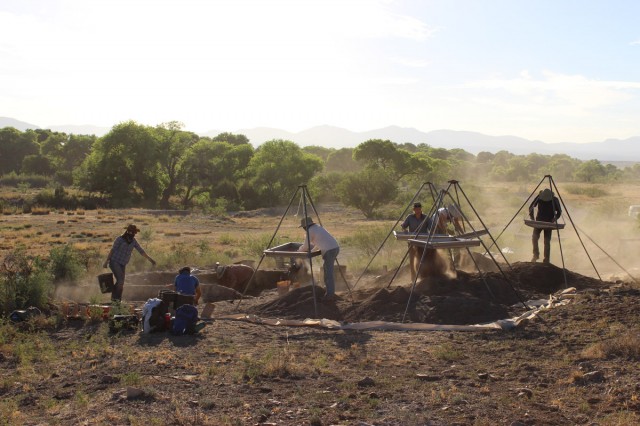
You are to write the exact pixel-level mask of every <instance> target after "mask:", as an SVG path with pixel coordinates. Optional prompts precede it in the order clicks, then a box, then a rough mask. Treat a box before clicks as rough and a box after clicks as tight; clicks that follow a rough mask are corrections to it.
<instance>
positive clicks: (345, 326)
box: [216, 287, 576, 331]
mask: <svg viewBox="0 0 640 426" xmlns="http://www.w3.org/2000/svg"><path fill="white" fill-rule="evenodd" d="M575 294H576V289H575V288H574V287H570V288H568V289H565V290H562V291H560V292H557V293H555V294H552V295H551V296H549V298H548V299H537V300H530V301H527V302H526V304H527V306H529V307H534V306H535V307H534V308H533V309H531V310H529V311H527V312H525V313H523V314H522V315H520V316H517V317H515V318H508V319H502V320H497V321H493V322H489V323H484V324H473V325H445V324H424V323H409V324H403V323H397V322H385V321H365V322H354V323H341V322H340V321H335V320H330V319H326V318H323V319H310V318H307V319H305V320H303V321H301V320H289V319H274V318H261V317H259V316H257V315H252V314H240V313H239V314H230V315H222V316H219V317H216V319H217V320H232V321H247V322H251V323H254V324H264V325H273V326H282V325H284V326H289V327H322V328H326V329H331V330H401V331H411V330H414V331H481V330H511V329H513V328H516V327H518V326H519V325H520V324H522V323H524V322H526V321H529V320H531V319H532V318H534V317H535V316H536V315H538V313H540V312H542V311H545V310H548V309H552V308H553V307H555V306H560V305H566V304H567V303H569V302H570V301H571V299H573V297H574V296H575Z"/></svg>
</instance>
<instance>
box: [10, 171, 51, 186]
mask: <svg viewBox="0 0 640 426" xmlns="http://www.w3.org/2000/svg"><path fill="white" fill-rule="evenodd" d="M50 182H51V178H50V177H47V176H40V175H28V174H17V173H15V172H11V173H9V174H6V175H3V176H2V177H0V185H2V186H14V187H16V188H46V187H47V185H49V183H50Z"/></svg>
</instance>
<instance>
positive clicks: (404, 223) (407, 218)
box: [400, 216, 411, 232]
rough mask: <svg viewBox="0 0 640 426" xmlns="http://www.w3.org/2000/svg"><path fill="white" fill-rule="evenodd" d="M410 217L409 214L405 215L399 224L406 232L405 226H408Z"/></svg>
mask: <svg viewBox="0 0 640 426" xmlns="http://www.w3.org/2000/svg"><path fill="white" fill-rule="evenodd" d="M410 217H411V216H407V217H406V218H405V220H404V222H402V225H400V228H402V230H403V231H404V232H407V228H408V227H409V218H410Z"/></svg>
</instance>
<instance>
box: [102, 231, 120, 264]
mask: <svg viewBox="0 0 640 426" xmlns="http://www.w3.org/2000/svg"><path fill="white" fill-rule="evenodd" d="M117 242H118V239H117V238H116V240H115V241H114V242H113V245H112V246H111V250H109V254H108V255H107V260H105V261H104V264H103V265H102V267H103V268H106V267H107V266H109V261H110V260H111V256H113V251H114V250H115V248H116V243H117Z"/></svg>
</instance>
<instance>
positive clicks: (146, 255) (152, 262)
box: [143, 253, 156, 265]
mask: <svg viewBox="0 0 640 426" xmlns="http://www.w3.org/2000/svg"><path fill="white" fill-rule="evenodd" d="M143 256H144V257H146V258H147V259H148V260H149V262H151V264H152V265H155V264H156V261H155V260H153V259H152V258H151V256H149V255H148V254H147V253H143Z"/></svg>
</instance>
